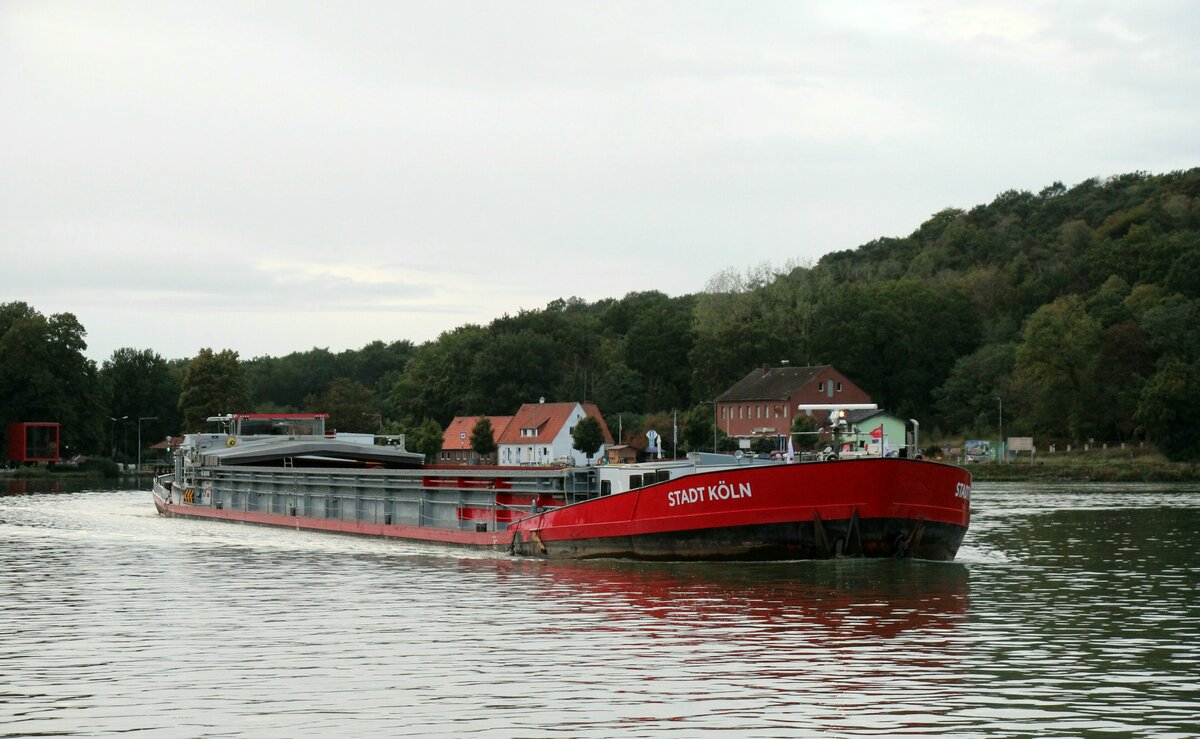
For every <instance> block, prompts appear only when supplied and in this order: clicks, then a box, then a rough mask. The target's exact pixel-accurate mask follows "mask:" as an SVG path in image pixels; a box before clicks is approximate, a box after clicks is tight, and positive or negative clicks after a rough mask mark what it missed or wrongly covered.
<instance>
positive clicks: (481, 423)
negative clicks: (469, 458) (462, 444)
mask: <svg viewBox="0 0 1200 739" xmlns="http://www.w3.org/2000/svg"><path fill="white" fill-rule="evenodd" d="M497 449H499V447H498V446H497V445H496V432H495V429H493V428H492V420H491V419H490V418H488V417H487V416H480V417H479V420H478V421H476V422H475V427H474V428H472V429H471V451H473V452H475V453H476V454H478V455H479V456H480V457H485V458H494V457H495V454H496V451H497Z"/></svg>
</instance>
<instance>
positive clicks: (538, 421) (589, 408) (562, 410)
mask: <svg viewBox="0 0 1200 739" xmlns="http://www.w3.org/2000/svg"><path fill="white" fill-rule="evenodd" d="M576 405H580V406H582V407H583V412H584V413H586V414H587V415H589V416H592V417H593V418H595V419H596V420H597V421H599V422H600V430H601V431H603V432H604V443H605V444H612V443H613V439H612V434H611V433H609V431H608V424H606V423H605V422H604V416H602V415H600V409H599V408H597V407H596V406H595V404H593V403H526V404H525V405H523V406H521V408H520V409H519V410H518V411H517V413H516V415H514V416H513V417H512V422H511V423H509V424H508V429H507V430H505V432H504V434H503V435H502V436H501V437H500V440H499V443H500V444H538V443H546V442H549V441H552V440H553V439H554V437H556V436H558V432H559V431H561V430H562V427H563V424H565V423H566V422H567V419H568V418H570V416H571V411H573V410H575V406H576ZM531 428H532V429H537V436H521V429H531Z"/></svg>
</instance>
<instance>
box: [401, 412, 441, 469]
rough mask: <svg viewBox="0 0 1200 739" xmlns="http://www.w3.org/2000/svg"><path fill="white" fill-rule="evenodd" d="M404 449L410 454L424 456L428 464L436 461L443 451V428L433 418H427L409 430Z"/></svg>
mask: <svg viewBox="0 0 1200 739" xmlns="http://www.w3.org/2000/svg"><path fill="white" fill-rule="evenodd" d="M404 447H405V448H406V449H407V450H408V451H410V452H417V453H419V454H424V455H425V461H427V462H431V461H434V460H436V459H437V455H438V452H440V451H441V450H442V427H441V426H440V425H439V424H438V422H437V421H435V420H433V419H432V418H426V419H425V420H423V421H422V422H421V423H420V425H418V426H416V427H413V428H410V429H409V430H408V433H407V435H406V438H405V440H404Z"/></svg>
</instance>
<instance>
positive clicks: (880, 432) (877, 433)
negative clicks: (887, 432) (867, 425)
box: [871, 423, 883, 439]
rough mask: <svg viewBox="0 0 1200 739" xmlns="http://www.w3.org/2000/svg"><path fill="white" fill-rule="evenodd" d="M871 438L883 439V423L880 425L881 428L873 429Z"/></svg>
mask: <svg viewBox="0 0 1200 739" xmlns="http://www.w3.org/2000/svg"><path fill="white" fill-rule="evenodd" d="M871 438H872V439H882V438H883V424H882V423H881V424H879V428H876V429H871Z"/></svg>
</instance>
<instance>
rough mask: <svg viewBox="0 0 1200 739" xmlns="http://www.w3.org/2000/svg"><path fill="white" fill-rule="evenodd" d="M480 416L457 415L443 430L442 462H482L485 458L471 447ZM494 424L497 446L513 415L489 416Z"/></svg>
mask: <svg viewBox="0 0 1200 739" xmlns="http://www.w3.org/2000/svg"><path fill="white" fill-rule="evenodd" d="M479 419H480V416H455V417H454V420H453V421H451V422H450V424H449V425H447V426H446V430H445V431H443V432H442V451H441V452H440V453H439V454H438V462H439V463H441V464H481V463H482V462H483V460H482V459H481V458H480V457H479V455H478V454H476V453H475V451H474V450H472V449H471V432H473V431H474V430H475V424H477V423H479ZM487 419H488V421H490V422H491V424H492V439H493V440H494V441H495V442H496V444H497V446H498V445H499V444H500V437H501V436H502V435H503V434H504V431H505V429H507V428H508V424H509V423H510V422H511V421H512V419H513V417H512V416H487Z"/></svg>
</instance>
